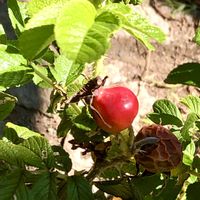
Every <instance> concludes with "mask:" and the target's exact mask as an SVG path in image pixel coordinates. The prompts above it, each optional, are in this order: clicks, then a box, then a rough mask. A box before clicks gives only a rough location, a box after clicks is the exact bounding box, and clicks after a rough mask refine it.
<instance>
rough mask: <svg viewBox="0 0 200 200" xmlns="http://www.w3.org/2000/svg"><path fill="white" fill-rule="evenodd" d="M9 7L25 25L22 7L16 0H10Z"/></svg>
mask: <svg viewBox="0 0 200 200" xmlns="http://www.w3.org/2000/svg"><path fill="white" fill-rule="evenodd" d="M8 7H9V8H10V9H11V10H12V12H13V15H14V16H15V18H16V19H17V21H18V22H19V23H20V24H21V25H22V26H24V21H23V18H22V15H21V12H20V8H19V6H18V3H17V1H16V0H8Z"/></svg>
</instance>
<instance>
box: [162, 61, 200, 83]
mask: <svg viewBox="0 0 200 200" xmlns="http://www.w3.org/2000/svg"><path fill="white" fill-rule="evenodd" d="M199 74H200V64H199V63H185V64H182V65H179V66H178V67H177V68H175V69H173V70H172V71H171V72H170V73H169V74H168V76H167V78H166V79H165V83H169V84H178V83H180V84H185V85H192V86H196V87H200V79H199Z"/></svg>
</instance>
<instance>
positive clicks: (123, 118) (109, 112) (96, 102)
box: [91, 86, 138, 134]
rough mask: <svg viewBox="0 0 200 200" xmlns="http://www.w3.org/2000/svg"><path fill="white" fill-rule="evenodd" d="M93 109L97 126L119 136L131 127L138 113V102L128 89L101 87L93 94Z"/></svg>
mask: <svg viewBox="0 0 200 200" xmlns="http://www.w3.org/2000/svg"><path fill="white" fill-rule="evenodd" d="M91 108H92V113H93V117H94V119H95V121H96V123H97V125H98V126H99V127H100V128H101V129H103V130H104V131H106V132H109V133H113V134H117V133H119V132H120V131H122V130H124V129H126V128H128V127H130V126H131V124H132V122H133V120H134V118H135V117H136V115H137V113H138V100H137V97H136V96H135V94H134V93H133V92H132V91H131V90H130V89H128V88H126V87H121V86H115V87H110V88H103V87H101V88H99V89H97V90H95V91H94V93H93V98H92V102H91Z"/></svg>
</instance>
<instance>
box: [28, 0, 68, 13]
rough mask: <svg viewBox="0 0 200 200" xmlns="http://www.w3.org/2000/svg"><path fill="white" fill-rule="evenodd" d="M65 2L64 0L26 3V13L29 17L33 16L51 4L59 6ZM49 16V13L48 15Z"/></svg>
mask: <svg viewBox="0 0 200 200" xmlns="http://www.w3.org/2000/svg"><path fill="white" fill-rule="evenodd" d="M65 1H66V0H31V1H29V3H28V12H29V14H30V15H34V14H36V13H38V12H40V11H41V10H42V9H43V8H45V7H48V6H49V5H51V4H59V3H62V2H65ZM51 14H52V13H51ZM51 14H50V13H49V15H51Z"/></svg>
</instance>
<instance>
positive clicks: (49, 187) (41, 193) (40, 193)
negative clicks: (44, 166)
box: [30, 172, 58, 200]
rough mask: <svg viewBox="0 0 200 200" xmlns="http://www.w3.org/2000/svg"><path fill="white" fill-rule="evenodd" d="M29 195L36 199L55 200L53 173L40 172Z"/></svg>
mask: <svg viewBox="0 0 200 200" xmlns="http://www.w3.org/2000/svg"><path fill="white" fill-rule="evenodd" d="M30 196H31V197H32V198H33V199H38V200H57V199H58V198H57V189H56V176H55V173H50V172H44V173H43V174H40V176H39V178H38V180H37V181H36V182H35V183H34V185H33V188H32V190H31V192H30Z"/></svg>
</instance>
